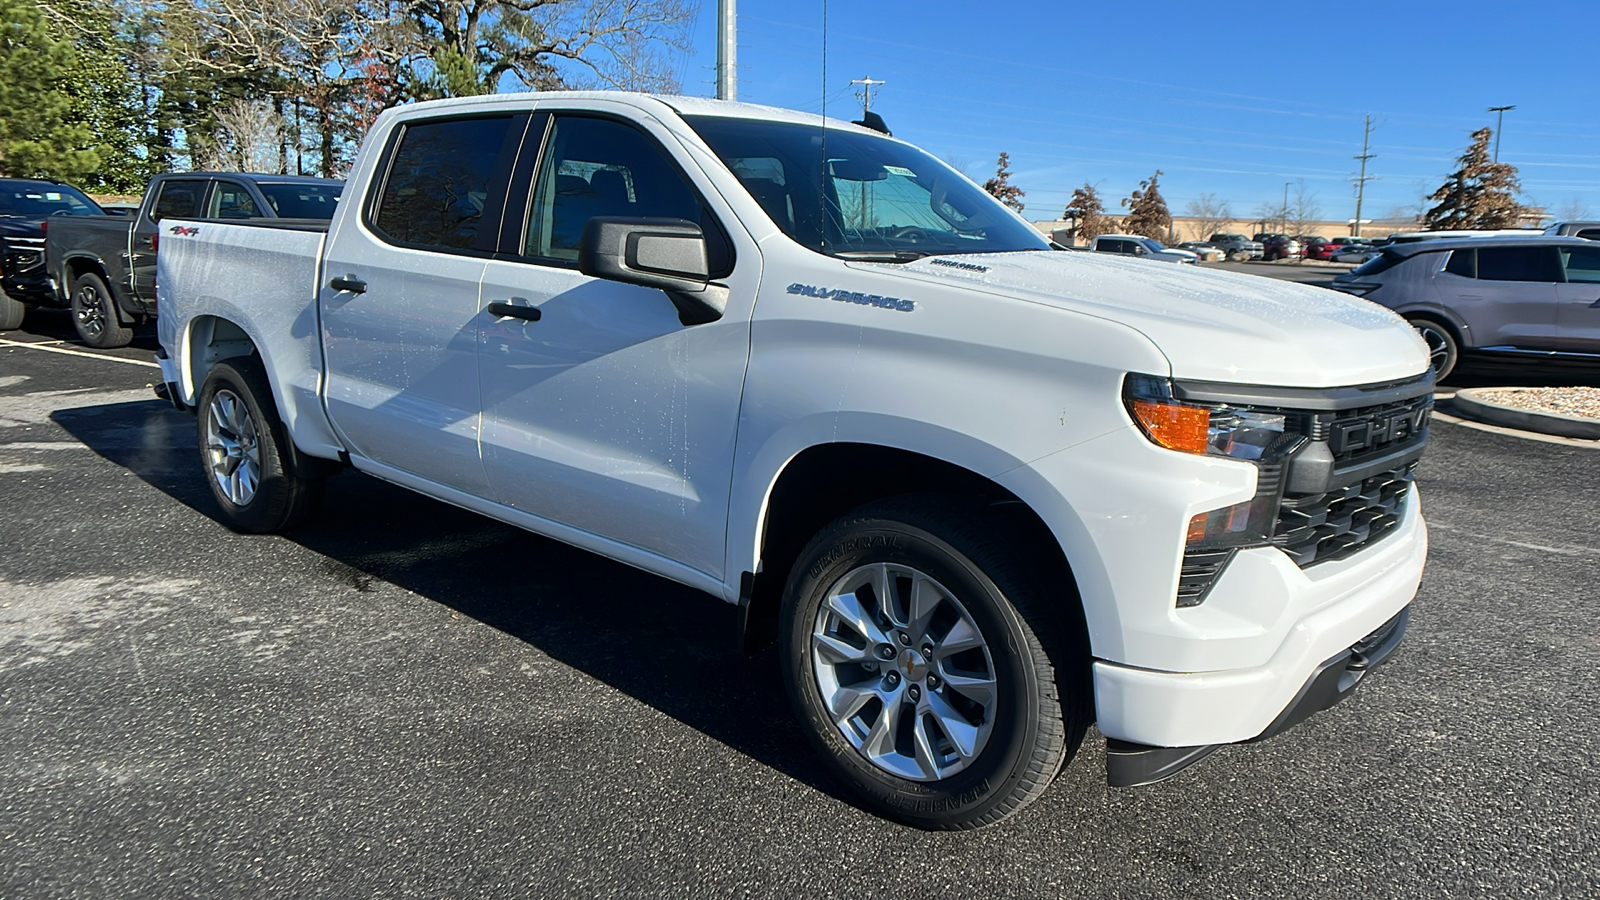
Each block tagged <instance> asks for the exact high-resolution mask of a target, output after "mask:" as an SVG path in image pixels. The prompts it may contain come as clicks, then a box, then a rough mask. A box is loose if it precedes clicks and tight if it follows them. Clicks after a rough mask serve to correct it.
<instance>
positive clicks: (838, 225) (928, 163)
mask: <svg viewBox="0 0 1600 900" xmlns="http://www.w3.org/2000/svg"><path fill="white" fill-rule="evenodd" d="M685 118H686V119H687V121H688V122H689V124H690V126H692V127H693V128H694V130H695V131H697V132H698V133H699V134H700V136H701V137H702V138H704V139H705V142H706V143H707V144H709V145H710V146H711V149H712V150H713V151H715V152H716V154H717V156H719V157H721V159H722V161H723V163H725V164H726V165H727V166H728V168H729V170H731V171H732V172H733V174H734V175H735V176H737V177H738V178H739V181H740V182H741V183H742V184H744V186H745V188H746V189H747V190H748V191H749V192H750V194H751V196H753V197H754V198H755V200H756V202H758V203H760V204H761V207H762V209H764V210H766V212H767V214H768V215H769V216H771V217H772V220H773V221H774V222H775V223H777V225H778V227H779V228H781V229H783V231H784V233H785V234H787V235H789V237H791V238H793V239H794V240H796V241H798V242H799V243H800V244H802V245H803V246H805V247H807V248H809V249H811V250H816V251H817V252H819V253H826V254H828V255H830V256H838V257H844V258H849V259H881V260H887V261H893V260H912V259H917V258H920V257H923V256H930V255H933V254H942V255H948V254H953V253H995V252H1004V251H1011V250H1047V249H1049V245H1048V244H1046V243H1045V239H1044V236H1043V235H1041V234H1039V233H1038V232H1037V231H1035V230H1034V229H1032V228H1030V227H1029V226H1028V225H1027V224H1026V223H1023V222H1020V221H1018V220H1017V218H1016V217H1015V216H1013V215H1011V212H1010V211H1009V210H1007V209H1006V208H1005V207H1004V206H1002V205H1000V202H999V201H997V200H995V199H994V198H993V197H990V196H989V195H988V194H986V193H984V192H983V191H982V190H981V189H979V188H978V187H977V186H976V185H974V184H973V183H972V182H970V181H968V180H967V179H966V178H965V177H963V176H962V175H960V174H959V173H957V172H956V171H955V170H954V169H951V168H950V167H949V166H947V165H945V164H944V163H942V162H939V161H938V160H937V159H934V158H933V157H932V156H930V155H928V154H927V153H924V152H923V151H921V150H918V149H917V148H915V147H912V146H910V145H909V144H902V143H900V142H899V141H893V140H889V139H887V138H881V137H877V136H875V135H867V134H861V133H859V132H856V131H847V130H834V129H828V130H826V131H824V129H822V128H820V127H818V126H815V125H803V124H797V123H790V122H768V121H762V120H756V119H728V118H722V117H717V116H686V117H685Z"/></svg>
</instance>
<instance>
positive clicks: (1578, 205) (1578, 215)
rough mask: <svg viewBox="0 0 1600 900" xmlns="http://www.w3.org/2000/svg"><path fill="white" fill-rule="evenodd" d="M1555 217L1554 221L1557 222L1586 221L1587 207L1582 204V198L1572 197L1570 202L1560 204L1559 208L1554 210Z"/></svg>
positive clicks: (1587, 215)
mask: <svg viewBox="0 0 1600 900" xmlns="http://www.w3.org/2000/svg"><path fill="white" fill-rule="evenodd" d="M1555 215H1556V221H1559V222H1571V221H1574V220H1577V219H1586V218H1588V217H1589V207H1588V206H1587V205H1586V204H1584V202H1583V198H1582V197H1578V196H1576V195H1574V196H1573V198H1572V199H1571V200H1568V201H1567V202H1565V203H1563V204H1561V208H1560V209H1558V210H1556V214H1555Z"/></svg>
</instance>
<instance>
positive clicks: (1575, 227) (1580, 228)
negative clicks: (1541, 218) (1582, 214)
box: [1544, 222, 1600, 241]
mask: <svg viewBox="0 0 1600 900" xmlns="http://www.w3.org/2000/svg"><path fill="white" fill-rule="evenodd" d="M1544 233H1545V234H1549V235H1571V236H1572V237H1581V238H1583V239H1585V240H1590V241H1600V222H1556V223H1554V224H1552V225H1551V226H1550V227H1548V228H1546V229H1545V230H1544Z"/></svg>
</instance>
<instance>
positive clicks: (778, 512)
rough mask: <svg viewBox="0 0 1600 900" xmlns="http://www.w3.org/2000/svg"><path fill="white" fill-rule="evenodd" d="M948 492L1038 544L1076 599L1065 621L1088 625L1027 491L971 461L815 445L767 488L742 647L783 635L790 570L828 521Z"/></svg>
mask: <svg viewBox="0 0 1600 900" xmlns="http://www.w3.org/2000/svg"><path fill="white" fill-rule="evenodd" d="M926 493H933V494H948V495H952V496H957V497H962V498H966V499H969V500H975V501H977V502H979V503H981V504H982V505H983V506H985V507H987V508H988V509H990V510H992V511H993V512H994V514H995V515H997V516H999V517H1001V518H1003V519H1004V521H1005V522H1006V523H1007V524H1008V525H1009V526H1010V527H1011V528H1013V529H1014V530H1015V532H1016V534H1017V535H1018V536H1019V537H1020V539H1021V540H1022V541H1023V542H1024V543H1025V544H1026V546H1027V547H1028V548H1029V550H1030V551H1035V550H1036V551H1037V552H1038V553H1039V554H1040V559H1041V561H1042V564H1043V566H1044V567H1045V569H1046V571H1045V572H1044V573H1043V580H1044V581H1045V583H1047V584H1062V585H1065V586H1066V588H1067V595H1068V596H1069V597H1070V602H1068V603H1067V604H1065V605H1064V612H1065V613H1066V615H1065V616H1064V620H1065V621H1066V622H1067V623H1068V625H1069V626H1070V627H1075V628H1078V629H1082V630H1083V632H1084V640H1085V644H1086V645H1087V642H1088V636H1087V625H1086V624H1085V621H1084V609H1083V604H1082V600H1081V599H1080V597H1079V595H1078V591H1077V582H1076V578H1075V576H1074V574H1073V571H1072V566H1071V564H1070V562H1069V561H1068V559H1067V556H1066V553H1065V552H1064V551H1063V550H1062V545H1061V542H1060V541H1059V540H1057V538H1056V536H1055V535H1054V533H1053V532H1052V530H1051V528H1050V526H1049V525H1048V524H1046V522H1045V520H1044V519H1043V518H1041V517H1040V515H1039V514H1038V513H1037V512H1036V511H1035V510H1034V509H1033V507H1032V506H1030V505H1029V504H1028V503H1027V502H1026V501H1024V500H1023V499H1022V498H1020V497H1018V496H1017V495H1016V494H1015V493H1013V492H1012V491H1010V490H1008V489H1007V488H1006V487H1004V486H1002V485H1001V484H999V483H998V482H996V481H994V480H993V479H991V478H989V477H986V476H985V475H982V474H980V473H978V472H976V471H974V470H972V469H970V468H967V467H965V466H962V465H959V464H957V463H954V462H950V461H947V460H944V459H940V458H937V457H934V456H930V455H928V454H925V453H921V452H918V451H915V450H910V449H905V448H901V447H895V446H890V445H886V444H874V443H862V442H834V443H825V444H815V445H812V446H809V447H806V448H805V449H803V450H801V451H800V452H798V453H796V454H794V455H793V456H792V457H791V458H790V459H789V460H788V461H787V462H786V463H785V464H784V465H783V467H782V468H781V469H780V470H779V471H778V472H777V473H776V474H775V476H774V477H773V479H772V481H771V484H770V486H769V487H768V489H767V492H766V496H765V502H764V503H763V506H762V512H761V516H760V520H759V524H758V527H757V529H756V535H755V538H756V540H755V551H756V557H755V558H756V560H757V562H756V564H755V566H754V567H753V568H755V569H756V570H757V571H749V570H748V569H747V570H746V571H743V572H742V573H741V577H740V585H739V599H738V603H739V610H740V615H739V635H738V637H739V642H740V649H741V650H742V651H743V652H744V653H746V654H753V653H755V652H756V651H758V650H760V649H761V648H762V647H764V646H765V645H766V644H768V643H770V642H771V641H772V640H773V639H774V638H775V637H776V635H777V624H778V608H779V606H780V604H781V601H782V595H783V590H784V587H785V585H786V582H787V581H788V577H789V570H790V568H791V567H792V566H793V563H794V561H795V559H796V557H797V556H798V555H799V554H800V551H801V550H802V549H804V547H805V545H806V543H807V542H808V541H809V540H810V539H811V537H812V536H813V535H814V534H816V533H817V532H818V531H819V530H821V529H822V528H823V526H825V525H827V524H828V523H829V522H831V521H832V520H834V519H836V518H838V517H839V516H841V515H844V514H845V513H847V512H849V511H850V510H852V509H854V508H856V507H858V506H861V505H862V504H864V503H869V502H872V501H874V500H879V499H883V498H886V497H892V496H899V495H903V494H926Z"/></svg>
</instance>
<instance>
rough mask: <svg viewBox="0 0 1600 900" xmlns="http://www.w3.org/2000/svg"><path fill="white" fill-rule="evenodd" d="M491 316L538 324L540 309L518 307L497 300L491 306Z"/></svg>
mask: <svg viewBox="0 0 1600 900" xmlns="http://www.w3.org/2000/svg"><path fill="white" fill-rule="evenodd" d="M489 315H491V316H500V317H501V318H511V319H527V320H528V321H529V322H537V321H539V307H537V306H516V305H514V304H511V303H505V302H503V301H500V300H496V301H494V302H493V303H490V304H489Z"/></svg>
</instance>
